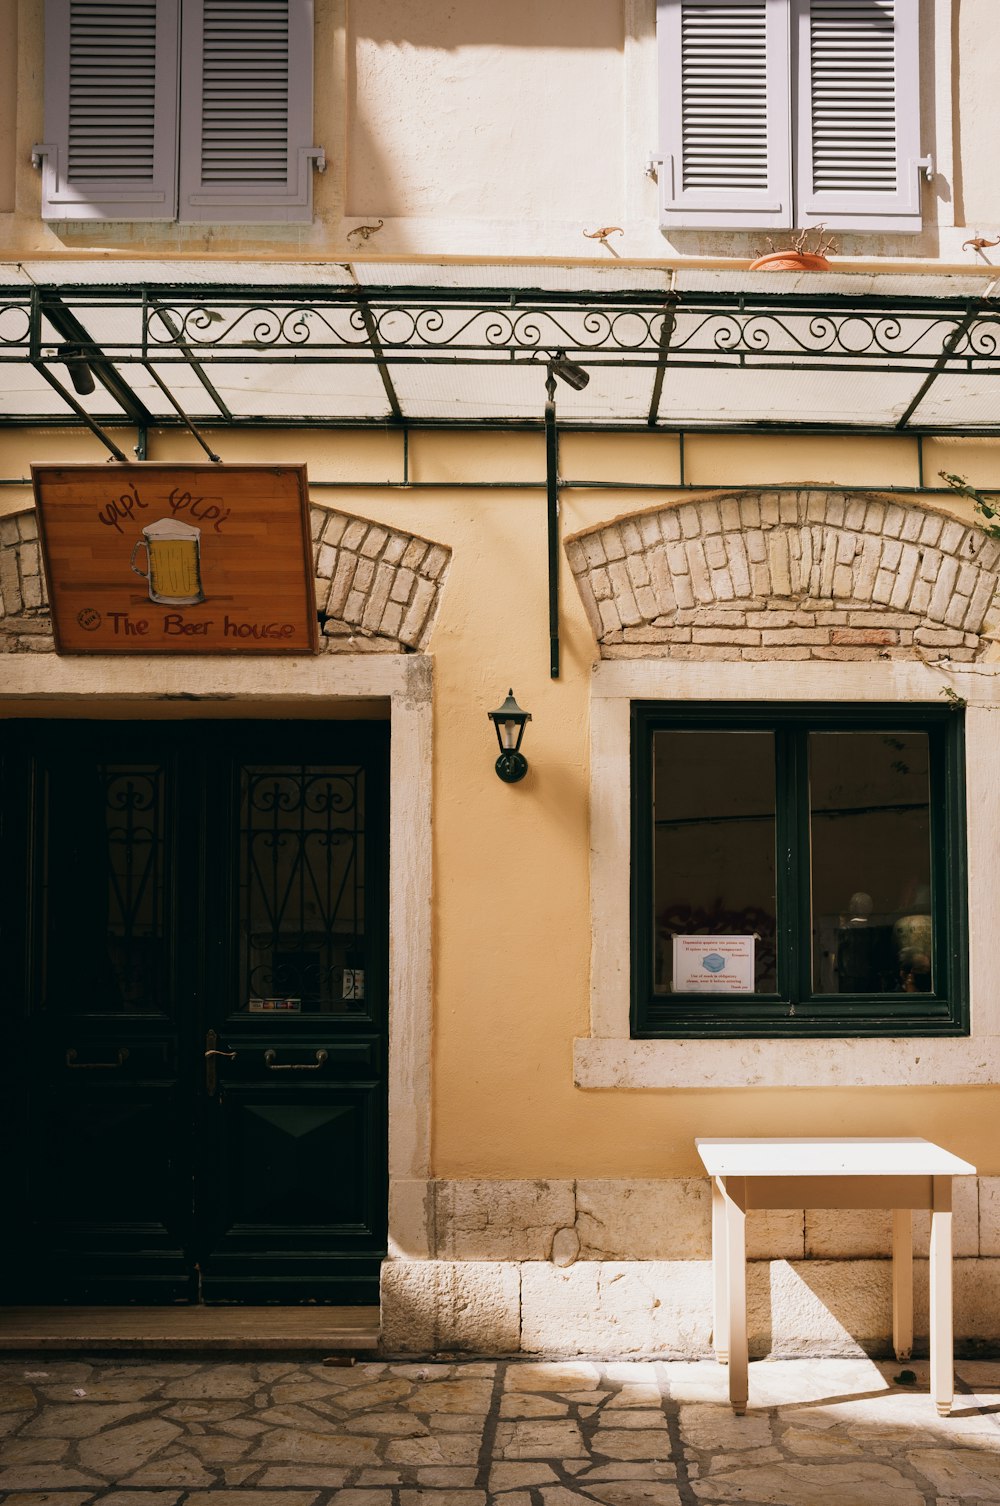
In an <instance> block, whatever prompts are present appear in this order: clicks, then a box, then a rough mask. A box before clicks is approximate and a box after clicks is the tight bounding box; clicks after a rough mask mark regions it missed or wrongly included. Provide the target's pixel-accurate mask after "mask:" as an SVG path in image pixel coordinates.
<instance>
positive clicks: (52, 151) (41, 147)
mask: <svg viewBox="0 0 1000 1506" xmlns="http://www.w3.org/2000/svg"><path fill="white" fill-rule="evenodd" d="M57 150H58V148H57V147H56V146H55V145H54V144H53V143H52V142H51V141H44V142H40V141H36V142H35V145H34V146H33V147H32V148H31V165H32V167H36V168H38V169H39V170H41V168H42V167H44V165H45V159H46V157H54V156H55V155H56V152H57Z"/></svg>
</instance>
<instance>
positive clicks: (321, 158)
mask: <svg viewBox="0 0 1000 1506" xmlns="http://www.w3.org/2000/svg"><path fill="white" fill-rule="evenodd" d="M303 156H305V157H309V158H311V159H312V162H313V164H314V166H315V168H316V171H317V172H318V173H325V172H326V151H325V150H324V148H323V147H321V146H307V147H305V148H304V149H303Z"/></svg>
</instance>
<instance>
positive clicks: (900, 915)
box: [809, 732, 934, 994]
mask: <svg viewBox="0 0 1000 1506" xmlns="http://www.w3.org/2000/svg"><path fill="white" fill-rule="evenodd" d="M928 768H929V743H928V738H927V735H926V734H925V733H922V732H813V733H811V734H810V737H809V788H810V828H811V857H812V864H811V867H812V875H811V877H812V953H813V987H814V989H815V991H816V992H817V993H820V994H831V993H863V994H872V993H930V992H931V991H932V989H933V986H934V985H933V963H934V959H933V926H932V921H931V847H930V784H929V777H928Z"/></svg>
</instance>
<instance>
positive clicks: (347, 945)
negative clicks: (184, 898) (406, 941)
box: [237, 764, 365, 1028]
mask: <svg viewBox="0 0 1000 1506" xmlns="http://www.w3.org/2000/svg"><path fill="white" fill-rule="evenodd" d="M364 777H365V776H364V769H363V768H360V767H354V766H351V767H340V766H337V767H333V766H330V767H327V766H321V765H315V764H307V765H302V764H288V765H284V764H281V765H279V764H253V765H247V766H245V767H244V769H243V771H242V799H241V814H240V991H239V996H238V1000H237V1007H238V1009H240V1010H244V1011H248V1012H249V1013H252V1014H258V1013H259V1014H261V1015H265V1014H266V1015H267V1017H268V1020H269V1021H270V1022H272V1023H274V1022H276V1021H277V1020H279V1019H283V1020H292V1019H295V1018H296V1016H298V1015H302V1014H344V1013H363V1012H364V1010H365V987H364V979H365V903H364V894H365V832H364V815H363V813H364V804H365V792H364ZM269 1028H270V1026H269Z"/></svg>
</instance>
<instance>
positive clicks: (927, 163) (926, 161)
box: [913, 157, 934, 183]
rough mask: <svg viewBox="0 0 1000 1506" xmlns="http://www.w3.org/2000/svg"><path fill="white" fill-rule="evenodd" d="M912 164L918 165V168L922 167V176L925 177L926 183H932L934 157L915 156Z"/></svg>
mask: <svg viewBox="0 0 1000 1506" xmlns="http://www.w3.org/2000/svg"><path fill="white" fill-rule="evenodd" d="M913 165H914V167H918V168H920V167H922V168H923V170H924V177H925V178H926V179H927V181H928V183H933V181H934V158H933V157H917V158H916V159H915V160H914V163H913Z"/></svg>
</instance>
